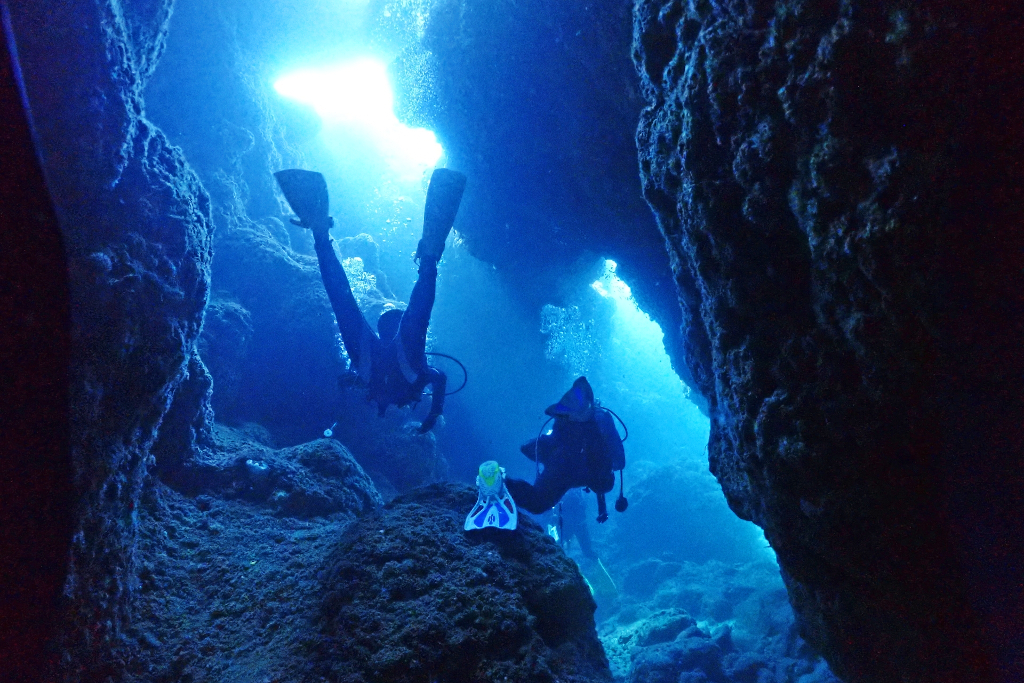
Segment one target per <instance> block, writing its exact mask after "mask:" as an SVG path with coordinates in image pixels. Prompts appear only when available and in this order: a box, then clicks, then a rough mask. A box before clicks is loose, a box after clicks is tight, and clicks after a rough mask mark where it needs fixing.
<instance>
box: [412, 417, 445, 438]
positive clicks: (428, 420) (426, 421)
mask: <svg viewBox="0 0 1024 683" xmlns="http://www.w3.org/2000/svg"><path fill="white" fill-rule="evenodd" d="M438 417H439V416H438V415H427V416H426V417H425V418H423V423H422V424H420V426H419V429H417V430H416V431H417V432H419V433H420V434H426V433H427V432H429V431H430V430H431V429H433V428H434V423H435V422H437V418H438Z"/></svg>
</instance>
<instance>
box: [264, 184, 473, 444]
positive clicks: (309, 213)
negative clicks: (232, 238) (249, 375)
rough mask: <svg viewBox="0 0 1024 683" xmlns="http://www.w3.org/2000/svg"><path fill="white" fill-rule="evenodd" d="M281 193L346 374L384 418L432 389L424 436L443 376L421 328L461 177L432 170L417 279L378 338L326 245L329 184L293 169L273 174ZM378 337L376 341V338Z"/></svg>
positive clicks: (381, 322) (439, 400)
mask: <svg viewBox="0 0 1024 683" xmlns="http://www.w3.org/2000/svg"><path fill="white" fill-rule="evenodd" d="M274 177H275V178H276V179H277V182H278V185H280V187H281V191H282V192H283V193H284V196H285V198H286V199H287V200H288V203H289V204H290V205H291V207H292V210H293V211H294V212H295V215H297V216H298V220H296V219H294V218H293V219H292V222H293V223H295V224H296V225H301V226H302V227H305V228H309V229H310V230H312V231H313V243H314V245H315V247H316V256H317V260H318V261H319V263H320V276H321V277H322V278H323V281H324V287H325V288H326V289H327V297H328V298H329V299H330V301H331V307H332V308H333V309H334V316H335V318H337V320H338V328H339V329H340V330H341V339H342V342H343V343H344V344H345V350H346V351H347V352H348V356H349V358H350V359H351V361H352V363H351V369H353V370H355V372H356V374H357V375H358V377H359V379H360V380H361V381H362V382H363V383H365V384H366V386H367V388H368V394H367V398H368V400H371V401H374V402H376V403H377V408H378V412H379V414H380V415H381V416H382V417H383V415H384V413H385V411H386V410H387V407H388V406H389V405H392V404H393V405H397V406H399V407H404V406H407V405H409V404H411V403H416V402H417V401H419V400H420V397H421V396H422V395H423V390H424V389H425V388H426V387H427V385H430V386H431V401H430V411H429V413H428V414H427V416H426V418H425V419H424V420H423V422H422V424H421V425H420V427H419V432H420V433H421V434H423V433H426V432H428V431H430V429H431V428H432V427H433V426H434V423H435V422H436V421H437V418H438V416H440V415H441V411H442V410H443V408H444V392H445V386H446V384H447V378H446V377H445V374H444V373H443V372H441V371H440V370H438V369H436V368H432V367H430V366H429V365H428V364H427V356H426V343H427V325H428V324H429V323H430V311H431V309H432V308H433V307H434V294H435V291H436V285H437V262H438V261H439V260H440V259H441V253H442V252H443V251H444V242H445V239H446V238H447V237H448V233H449V232H450V231H451V229H452V226H453V225H454V223H455V214H456V213H457V212H458V210H459V204H460V203H461V201H462V192H463V190H464V189H465V187H466V176H464V175H463V174H461V173H458V172H457V171H451V170H449V169H446V168H438V169H435V170H434V172H433V174H432V175H431V177H430V185H429V187H428V188H427V202H426V206H425V207H424V211H423V236H422V238H421V239H420V241H419V244H418V246H417V248H416V258H418V259H419V262H420V265H419V277H418V278H417V279H416V284H415V285H414V286H413V288H412V295H411V296H410V297H409V306H408V308H406V309H405V310H404V311H402V310H401V309H390V310H386V311H384V312H383V313H381V315H380V317H379V318H378V319H377V334H375V333H374V332H373V330H372V329H371V328H370V325H369V324H368V323H367V322H366V319H365V318H363V314H362V313H361V312H360V310H359V306H358V305H357V304H356V299H355V297H354V296H353V295H352V287H351V285H349V282H348V278H347V277H346V275H345V269H344V268H342V265H341V262H340V261H339V260H338V256H337V254H335V252H334V247H333V245H332V244H331V237H330V234H329V231H330V229H331V227H332V226H333V225H334V219H333V218H331V217H330V216H329V215H328V211H327V207H328V197H327V183H326V182H325V181H324V177H323V176H322V175H321V174H319V173H315V172H313V171H303V170H298V169H292V170H287V171H278V172H277V173H275V174H274ZM378 334H379V336H378Z"/></svg>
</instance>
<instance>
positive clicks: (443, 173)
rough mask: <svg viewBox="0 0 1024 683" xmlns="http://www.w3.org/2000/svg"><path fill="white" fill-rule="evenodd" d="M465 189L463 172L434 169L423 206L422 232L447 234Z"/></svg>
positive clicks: (453, 221)
mask: <svg viewBox="0 0 1024 683" xmlns="http://www.w3.org/2000/svg"><path fill="white" fill-rule="evenodd" d="M465 189H466V176H464V175H463V174H461V173H459V172H458V171H453V170H451V169H448V168H437V169H434V173H433V174H432V175H431V176H430V186H429V187H428V188H427V203H426V206H425V207H424V208H423V227H424V232H426V233H428V234H429V233H434V232H439V233H444V234H445V235H447V234H448V231H449V230H451V229H452V226H453V225H454V224H455V214H456V213H458V211H459V204H460V203H462V192H463V190H465Z"/></svg>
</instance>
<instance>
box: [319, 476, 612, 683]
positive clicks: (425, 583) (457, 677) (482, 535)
mask: <svg viewBox="0 0 1024 683" xmlns="http://www.w3.org/2000/svg"><path fill="white" fill-rule="evenodd" d="M475 500H476V497H475V493H474V492H473V491H472V490H471V489H470V488H468V487H465V486H461V485H453V484H435V485H432V486H428V487H424V488H421V489H417V490H416V491H414V492H412V493H410V494H408V495H405V496H402V497H400V498H396V499H395V500H394V501H392V502H391V503H389V504H388V505H387V506H386V507H385V508H383V510H382V511H381V512H380V513H379V514H375V515H371V516H369V517H365V518H363V519H361V520H359V521H357V522H356V523H355V524H354V525H353V526H352V527H350V528H349V530H348V531H346V533H345V536H344V537H343V539H342V541H341V543H340V545H339V546H338V547H337V549H336V551H335V554H334V556H333V559H332V560H331V561H330V562H329V567H330V568H329V569H328V571H327V572H326V573H325V576H324V605H323V610H322V615H321V619H320V621H321V627H322V629H323V633H324V636H323V639H322V641H321V643H320V645H319V648H318V649H319V652H318V657H317V659H318V660H319V661H321V662H324V664H322V671H320V673H321V674H322V675H324V676H325V677H326V678H327V679H328V680H332V681H346V682H349V683H356V682H358V681H377V680H387V681H396V682H399V681H433V680H445V681H451V682H453V683H458V682H466V683H468V682H470V681H479V680H488V681H501V680H509V681H556V680H560V681H571V682H579V683H582V682H583V681H610V680H611V675H610V673H609V670H608V662H607V660H606V659H605V656H604V651H603V650H602V648H601V644H600V642H599V641H598V639H597V634H596V632H595V630H594V619H593V614H594V609H595V604H594V601H593V599H592V598H591V597H590V592H589V590H588V589H587V586H586V584H585V583H584V581H583V578H582V577H581V576H580V574H579V571H578V570H577V569H576V567H575V565H574V564H573V563H572V561H571V560H569V559H568V558H567V557H566V556H565V555H564V553H562V552H561V550H560V549H559V548H558V546H557V545H556V544H555V543H554V542H553V541H552V540H551V539H550V538H549V537H548V536H547V535H546V534H545V533H544V532H543V530H541V529H540V527H538V526H537V525H536V524H535V523H534V522H532V521H530V520H526V519H520V526H519V529H518V530H517V531H516V532H514V533H509V532H499V531H496V530H489V531H491V532H493V533H487V531H483V532H474V533H470V534H467V533H466V532H464V531H463V529H462V524H463V520H464V518H465V514H466V512H467V511H468V510H469V509H470V507H471V506H472V504H473V502H474V501H475Z"/></svg>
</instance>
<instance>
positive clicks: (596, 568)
mask: <svg viewBox="0 0 1024 683" xmlns="http://www.w3.org/2000/svg"><path fill="white" fill-rule="evenodd" d="M584 564H586V565H587V573H586V574H584V572H583V568H582V567H580V574H581V575H583V580H584V581H586V582H587V585H588V586H590V594H591V595H593V596H594V597H595V598H598V597H600V598H615V597H616V596H618V594H619V589H618V587H617V586H616V585H615V581H613V580H612V575H611V574H609V573H608V570H607V569H605V568H604V563H603V562H601V559H600V558H595V559H594V560H593V561H589V562H584Z"/></svg>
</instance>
